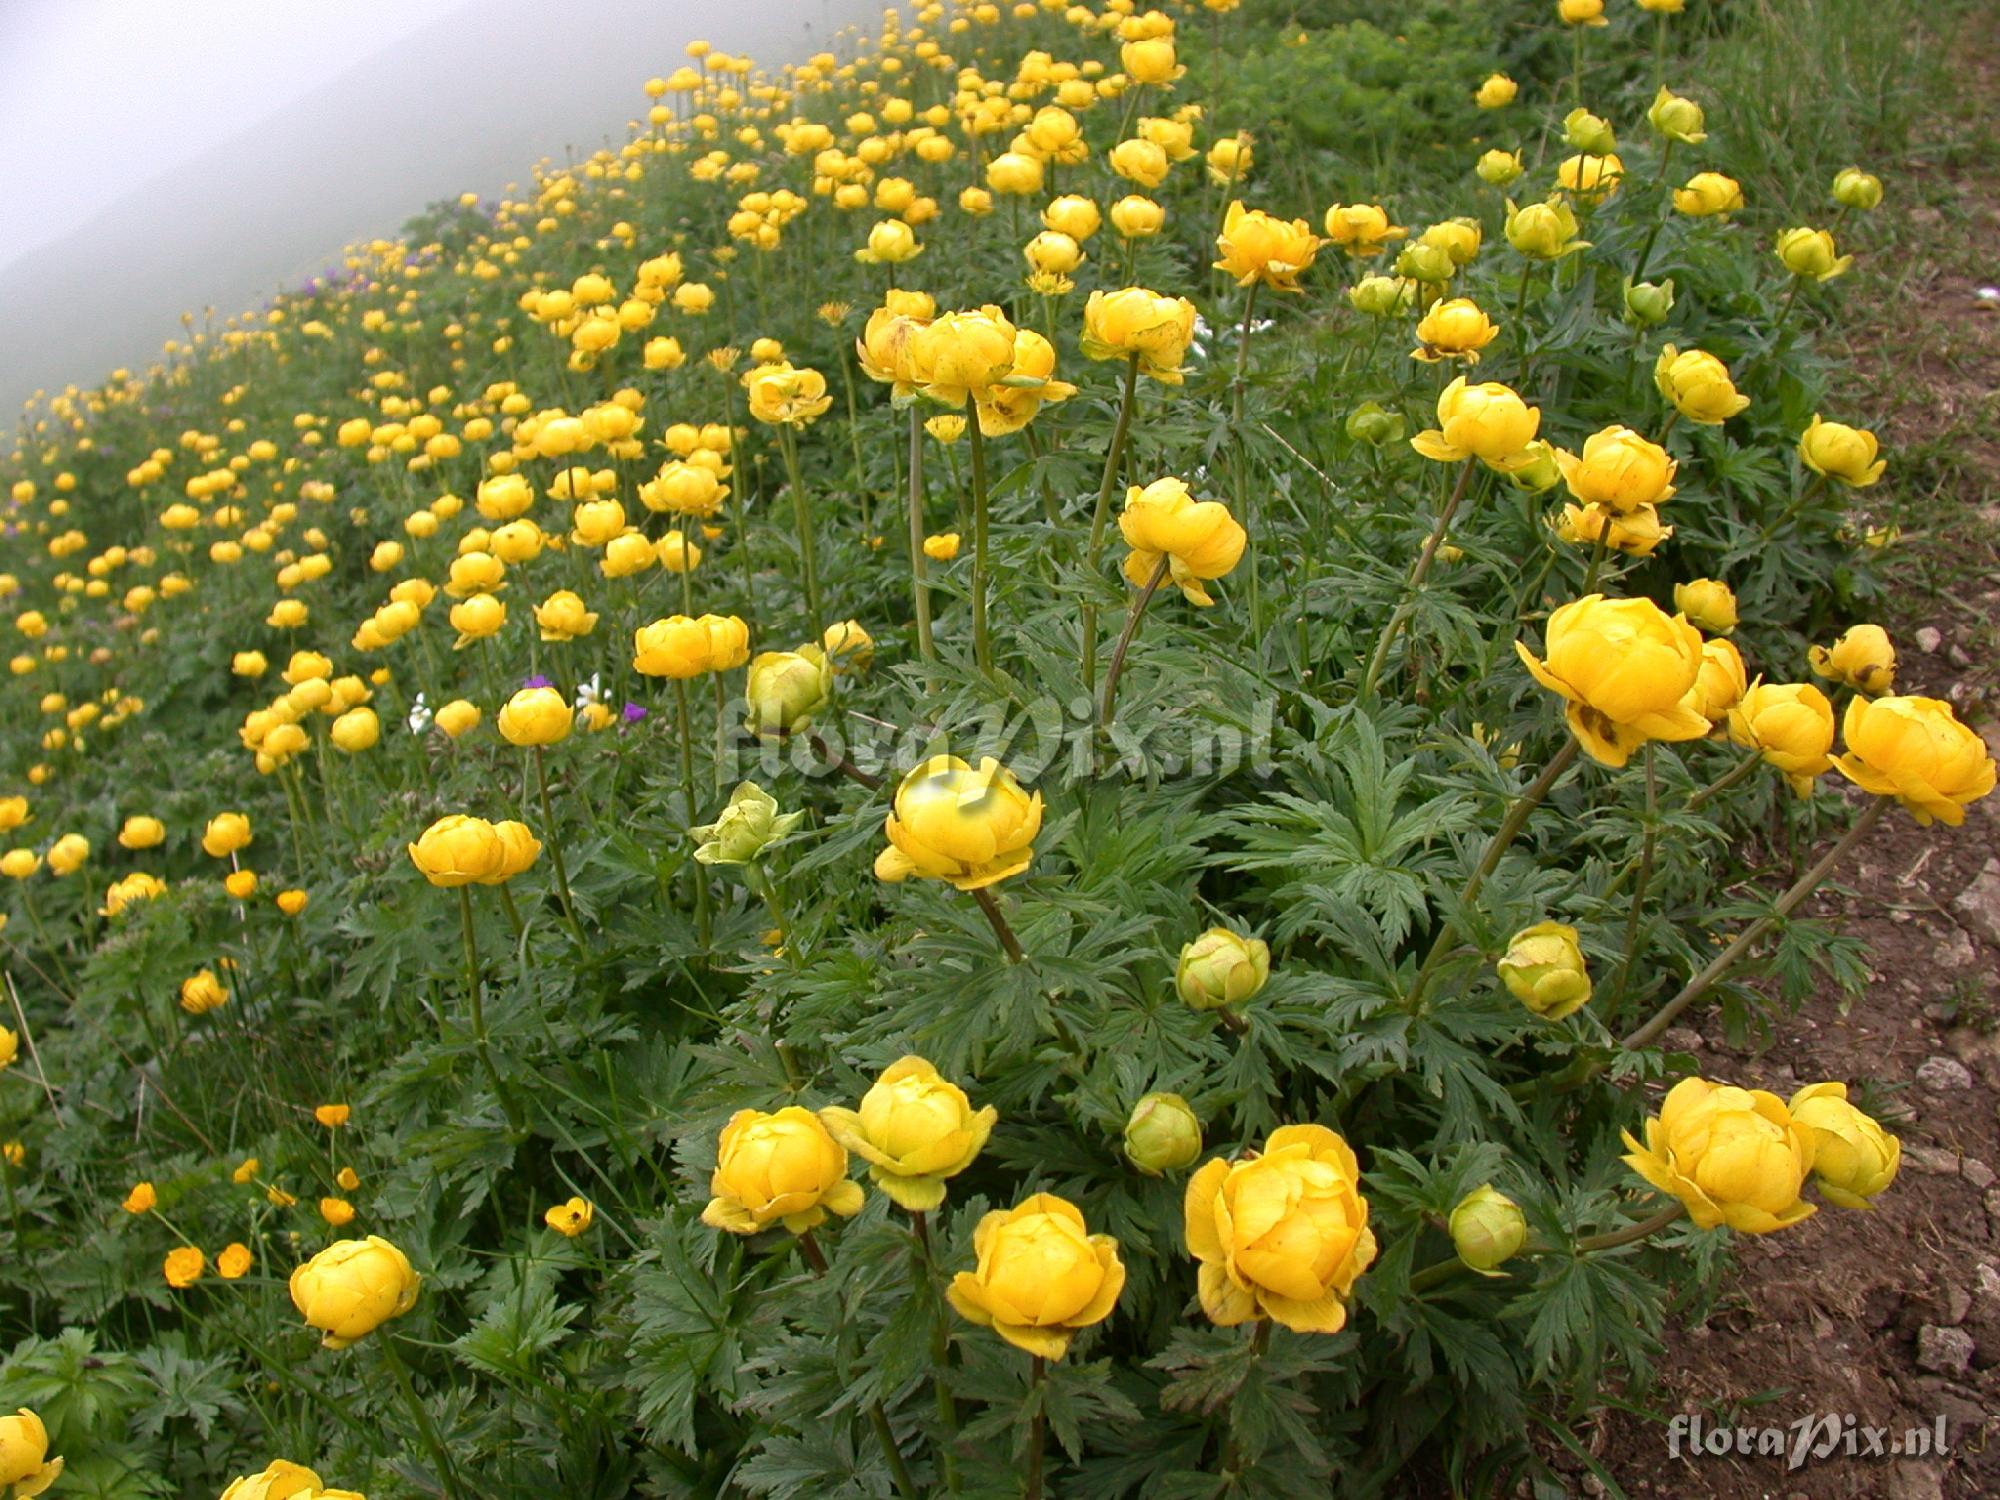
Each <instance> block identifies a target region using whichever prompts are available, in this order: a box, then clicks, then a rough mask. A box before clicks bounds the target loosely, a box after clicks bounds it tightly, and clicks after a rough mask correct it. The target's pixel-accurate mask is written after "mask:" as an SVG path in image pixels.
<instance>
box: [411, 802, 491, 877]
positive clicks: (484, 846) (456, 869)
mask: <svg viewBox="0 0 2000 1500" xmlns="http://www.w3.org/2000/svg"><path fill="white" fill-rule="evenodd" d="M409 851H410V863H411V864H413V865H415V866H416V867H417V869H418V870H419V871H420V872H421V873H422V874H423V877H424V879H426V880H428V881H429V882H430V883H431V884H432V885H436V886H443V887H446V888H447V889H449V888H451V887H455V886H461V885H471V884H472V883H473V882H475V881H482V882H483V881H484V880H485V879H486V877H487V876H489V875H491V874H492V873H493V872H494V871H495V870H497V869H499V868H500V864H501V859H502V856H503V854H504V853H505V849H504V846H503V845H502V843H501V840H500V835H499V833H498V832H497V831H495V829H494V827H493V825H492V824H491V823H489V822H487V821H486V820H485V819H484V818H473V817H467V816H466V815H465V814H464V813H450V814H448V815H446V816H445V817H442V818H439V819H438V820H437V821H436V822H435V823H433V824H431V826H430V827H428V828H426V829H425V830H424V831H423V834H422V836H421V837H419V838H418V840H417V841H416V842H415V843H414V844H411V845H410V846H409Z"/></svg>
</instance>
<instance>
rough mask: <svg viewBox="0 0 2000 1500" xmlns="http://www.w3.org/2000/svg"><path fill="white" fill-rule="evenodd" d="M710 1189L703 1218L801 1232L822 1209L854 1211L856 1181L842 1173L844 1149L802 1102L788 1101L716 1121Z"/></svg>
mask: <svg viewBox="0 0 2000 1500" xmlns="http://www.w3.org/2000/svg"><path fill="white" fill-rule="evenodd" d="M709 1191H710V1192H711V1193H712V1194H714V1196H713V1197H712V1198H710V1199H709V1200H708V1206H707V1207H706V1208H704V1209H703V1210H702V1211H701V1220H702V1222H703V1223H704V1224H707V1225H709V1226H710V1227H711V1228H715V1229H725V1230H727V1231H729V1233H731V1234H757V1233H759V1232H760V1231H762V1230H765V1229H769V1228H770V1227H771V1226H772V1225H773V1224H782V1225H784V1227H785V1228H787V1229H789V1230H790V1231H791V1232H792V1233H793V1234H804V1233H805V1232H806V1231H808V1230H810V1229H815V1228H817V1227H818V1226H819V1225H821V1224H823V1223H825V1222H826V1216H827V1214H828V1213H829V1212H831V1213H836V1214H839V1215H840V1216H841V1217H843V1218H848V1217H851V1216H853V1215H854V1214H856V1213H859V1212H860V1211H861V1200H862V1193H861V1184H859V1183H858V1182H855V1181H853V1180H852V1179H851V1178H849V1177H848V1175H847V1152H846V1150H845V1149H844V1148H843V1147H842V1146H841V1144H840V1143H839V1142H838V1141H836V1140H835V1139H834V1138H833V1137H832V1136H830V1135H828V1134H827V1131H826V1127H825V1126H824V1125H822V1124H820V1122H819V1117H818V1116H817V1115H815V1114H814V1113H813V1112H812V1111H811V1110H809V1109H802V1108H800V1107H799V1106H798V1105H796V1104H790V1105H787V1106H785V1108H783V1109H781V1110H778V1111H777V1112H776V1113H774V1114H765V1113H764V1112H762V1111H761V1110H755V1109H739V1110H738V1111H737V1112H736V1113H735V1114H733V1115H731V1116H730V1117H729V1123H728V1124H727V1125H725V1126H723V1127H722V1137H721V1140H720V1141H719V1142H718V1143H717V1146H716V1153H715V1171H714V1173H713V1175H712V1176H711V1177H710V1179H709Z"/></svg>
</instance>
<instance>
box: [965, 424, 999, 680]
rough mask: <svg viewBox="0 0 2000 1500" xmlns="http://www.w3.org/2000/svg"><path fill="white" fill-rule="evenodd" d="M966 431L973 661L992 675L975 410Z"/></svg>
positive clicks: (981, 442) (980, 441) (982, 457)
mask: <svg viewBox="0 0 2000 1500" xmlns="http://www.w3.org/2000/svg"><path fill="white" fill-rule="evenodd" d="M965 431H966V436H967V437H969V438H970V439H971V440H972V659H973V661H975V662H976V663H977V664H978V666H979V670H980V671H982V672H986V673H991V672H992V670H993V641H992V639H991V637H990V636H989V635H988V634H987V626H986V589H987V562H986V532H987V517H986V439H985V438H984V437H983V436H982V435H981V434H980V431H979V414H978V413H977V412H976V411H975V412H974V413H973V414H972V420H971V421H970V422H968V423H967V424H966V428H965Z"/></svg>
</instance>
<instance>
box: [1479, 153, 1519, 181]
mask: <svg viewBox="0 0 2000 1500" xmlns="http://www.w3.org/2000/svg"><path fill="white" fill-rule="evenodd" d="M1472 170H1473V171H1474V172H1476V173H1478V174H1479V180H1480V181H1481V182H1483V183H1485V184H1486V185H1487V186H1489V187H1505V186H1507V184H1508V183H1510V182H1512V181H1513V180H1514V179H1515V178H1517V177H1519V176H1520V175H1521V174H1522V173H1523V172H1525V171H1526V170H1527V168H1526V167H1524V166H1523V165H1522V164H1521V153H1520V152H1518V151H1501V150H1498V149H1497V148H1496V149H1495V150H1492V151H1488V152H1487V153H1486V154H1485V155H1483V156H1481V157H1480V158H1479V165H1478V166H1476V167H1474V168H1473V169H1472Z"/></svg>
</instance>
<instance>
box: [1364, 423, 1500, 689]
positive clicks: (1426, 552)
mask: <svg viewBox="0 0 2000 1500" xmlns="http://www.w3.org/2000/svg"><path fill="white" fill-rule="evenodd" d="M1474 467H1475V466H1474V464H1473V462H1472V460H1471V459H1467V460H1466V461H1465V462H1464V463H1462V464H1460V465H1459V468H1458V482H1457V483H1456V484H1454V485H1453V486H1452V488H1451V494H1450V495H1449V496H1448V497H1447V498H1446V500H1445V502H1444V508H1443V509H1442V510H1440V511H1439V512H1438V518H1437V523H1436V524H1435V525H1434V526H1432V527H1431V534H1430V536H1429V538H1428V539H1426V540H1425V542H1424V549H1423V551H1421V552H1419V553H1418V554H1417V560H1416V562H1415V563H1414V564H1413V565H1412V566H1411V568H1410V576H1409V577H1408V578H1407V579H1406V580H1404V583H1403V597H1402V598H1401V599H1400V600H1398V601H1397V604H1396V609H1395V613H1393V614H1391V615H1390V616H1389V623H1388V624H1387V625H1385V626H1383V627H1382V638H1381V639H1380V640H1379V641H1377V642H1376V643H1375V655H1374V657H1373V658H1372V659H1370V661H1369V663H1368V674H1367V676H1365V677H1363V678H1362V679H1361V698H1362V701H1363V702H1366V701H1367V700H1369V699H1371V698H1373V697H1374V696H1375V685H1376V684H1377V683H1378V682H1380V681H1381V679H1382V671H1383V668H1385V667H1386V666H1387V665H1388V663H1389V648H1390V647H1391V646H1393V645H1394V644H1395V642H1396V637H1397V636H1398V635H1400V634H1401V633H1402V630H1403V627H1404V626H1405V625H1407V624H1408V623H1409V620H1410V616H1411V615H1412V614H1414V613H1415V612H1416V608H1417V594H1418V591H1419V590H1420V589H1422V588H1423V586H1424V579H1425V578H1427V577H1428V576H1430V571H1431V564H1432V562H1434V561H1435V560H1436V558H1437V552H1438V548H1439V547H1440V546H1442V545H1443V544H1444V537H1445V528H1447V527H1448V526H1450V525H1451V518H1452V517H1453V516H1454V515H1456V514H1457V513H1458V507H1459V503H1460V502H1461V501H1463V500H1464V499H1465V492H1466V490H1467V488H1468V487H1469V486H1470V485H1471V483H1472V471H1473V468H1474Z"/></svg>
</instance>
